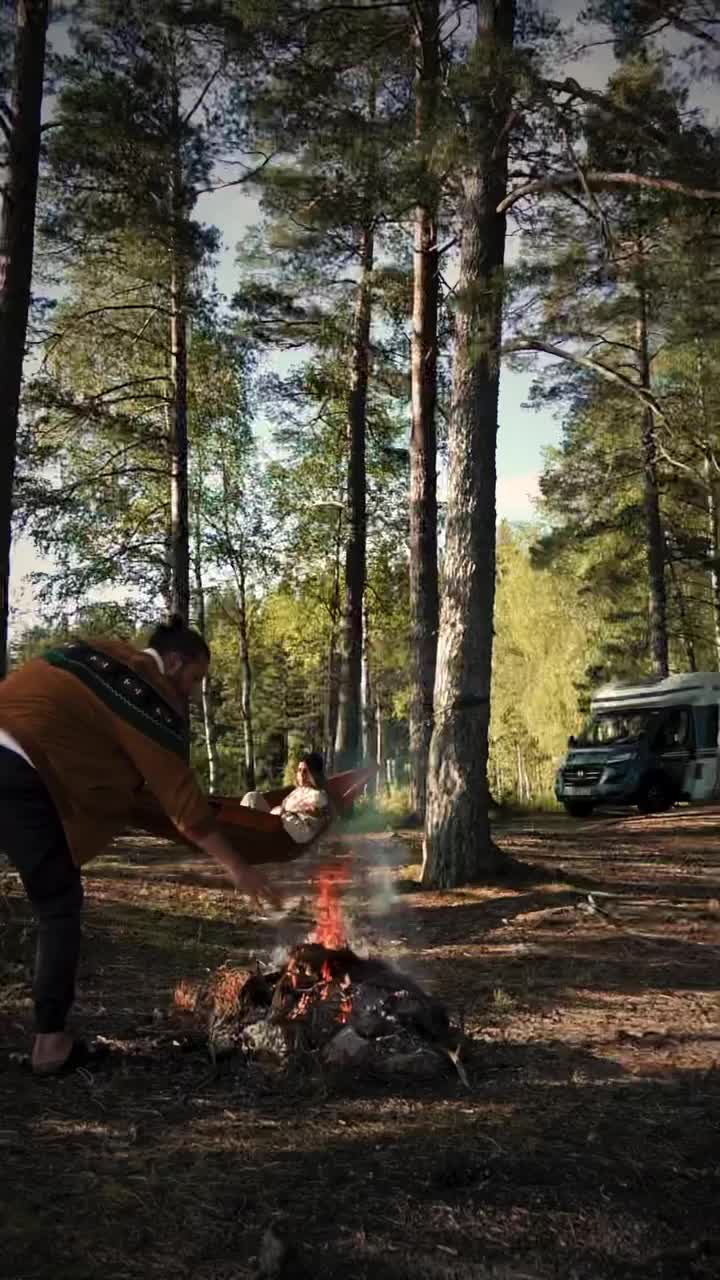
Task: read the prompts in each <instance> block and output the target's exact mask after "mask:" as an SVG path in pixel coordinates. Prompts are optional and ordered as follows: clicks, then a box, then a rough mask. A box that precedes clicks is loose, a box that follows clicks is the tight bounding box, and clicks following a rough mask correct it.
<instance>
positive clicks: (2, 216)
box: [0, 0, 48, 678]
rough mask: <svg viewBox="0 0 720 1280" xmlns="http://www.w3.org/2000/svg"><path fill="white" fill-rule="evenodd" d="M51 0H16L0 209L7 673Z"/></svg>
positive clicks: (3, 666) (0, 446)
mask: <svg viewBox="0 0 720 1280" xmlns="http://www.w3.org/2000/svg"><path fill="white" fill-rule="evenodd" d="M47 25H48V0H17V4H16V34H15V64H14V81H13V86H14V87H13V94H12V99H11V103H10V116H9V137H8V139H7V151H8V167H7V176H6V181H5V184H4V191H3V196H2V207H1V208H0V678H2V677H3V676H4V675H5V674H6V671H7V648H8V624H9V617H10V548H11V544H12V516H13V490H14V485H15V464H16V454H17V429H18V413H19V408H20V388H21V385H22V374H23V362H24V358H25V339H26V337H27V325H28V313H29V310H30V291H31V287H32V267H33V255H34V248H35V208H36V204H37V185H38V171H39V168H40V138H41V134H40V127H41V115H42V97H43V80H44V75H45V46H46V40H47Z"/></svg>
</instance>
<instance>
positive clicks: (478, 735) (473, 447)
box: [422, 0, 515, 888]
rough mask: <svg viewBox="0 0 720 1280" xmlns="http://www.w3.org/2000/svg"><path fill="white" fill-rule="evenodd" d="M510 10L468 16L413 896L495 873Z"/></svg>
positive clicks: (503, 1)
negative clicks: (471, 44)
mask: <svg viewBox="0 0 720 1280" xmlns="http://www.w3.org/2000/svg"><path fill="white" fill-rule="evenodd" d="M514 21H515V8H514V3H513V0H479V3H478V4H477V22H478V26H477V47H476V52H477V55H478V56H477V59H476V64H477V66H478V75H482V83H481V85H480V86H479V87H478V90H477V92H476V95H475V105H474V107H473V118H472V121H471V129H472V135H473V136H471V138H470V140H469V141H470V145H471V147H472V151H473V152H474V155H475V157H476V159H475V161H474V163H471V164H470V167H469V168H468V169H467V170H466V172H465V175H464V178H463V183H462V190H461V195H460V216H461V232H460V277H459V282H458V291H457V292H458V310H457V317H456V342H455V361H454V368H453V388H452V404H451V414H450V427H449V440H448V444H449V455H450V459H449V474H448V495H447V534H446V544H445V556H444V591H443V601H442V610H441V617H440V632H439V642H438V658H437V675H436V679H435V705H434V721H435V723H434V729H433V735H432V740H431V744H430V757H429V772H428V801H427V817H426V826H425V844H424V861H423V875H422V879H423V884H424V885H425V886H427V887H434V888H451V887H453V886H455V885H460V884H465V883H468V882H470V881H473V880H479V879H482V878H484V877H486V876H489V875H492V874H494V873H495V872H497V871H498V870H499V869H500V868H502V867H503V866H504V865H505V860H504V855H502V854H501V853H500V851H499V850H498V849H496V847H495V846H494V845H493V842H492V840H491V837H490V822H489V813H488V808H489V804H488V780H487V760H488V730H489V722H490V675H491V663H492V642H493V607H494V598H495V536H496V535H495V523H496V518H495V491H496V443H497V409H498V392H499V383H500V343H501V331H502V302H503V266H504V257H505V217H504V215H502V214H498V213H497V212H496V210H497V207H498V205H499V204H500V201H501V200H502V198H503V196H504V194H505V191H506V188H507V168H508V133H509V122H510V110H511V68H510V66H509V62H510V58H511V54H512V45H513V34H514Z"/></svg>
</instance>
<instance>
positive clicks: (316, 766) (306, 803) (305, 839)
mask: <svg viewBox="0 0 720 1280" xmlns="http://www.w3.org/2000/svg"><path fill="white" fill-rule="evenodd" d="M325 786H326V784H325V766H324V763H323V758H322V756H321V755H320V754H319V752H317V751H308V752H306V754H305V755H303V756H301V757H300V762H299V764H298V767H297V773H296V775H295V788H294V790H292V791H291V792H290V793H289V795H286V796H285V799H284V800H283V802H282V804H278V805H275V808H274V809H271V808H270V807H269V805H268V802H267V800H266V799H265V797H264V795H263V794H262V792H260V791H248V793H247V795H244V796H243V798H242V803H243V804H244V805H245V806H246V807H247V808H248V809H260V810H261V811H262V812H263V813H276V814H277V815H278V816H279V817H280V818H281V819H282V824H283V827H284V828H285V830H286V831H287V833H288V835H289V836H290V838H291V840H294V841H295V843H296V844H309V842H310V841H311V840H314V839H315V836H316V835H318V834H319V832H320V831H322V829H323V827H326V826H327V825H328V823H329V821H330V818H331V816H332V815H331V809H330V797H329V796H328V793H327V791H326V790H325Z"/></svg>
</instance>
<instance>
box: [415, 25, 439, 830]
mask: <svg viewBox="0 0 720 1280" xmlns="http://www.w3.org/2000/svg"><path fill="white" fill-rule="evenodd" d="M439 27H440V5H439V0H419V2H418V4H417V6H416V27H415V34H414V45H415V55H416V59H417V71H416V78H415V146H416V151H417V157H418V162H419V164H418V170H419V172H418V204H417V207H416V210H415V237H414V256H413V313H412V337H411V404H412V427H411V432H410V679H411V700H410V787H411V804H412V807H413V809H414V811H415V813H416V815H417V817H418V819H419V821H420V822H421V823H422V822H424V820H425V799H426V786H427V765H428V751H429V748H430V739H431V737H432V724H433V692H434V687H435V663H436V658H437V630H438V614H439V600H438V560H437V437H436V425H435V405H436V400H437V343H438V244H437V215H438V187H437V182H436V180H435V179H434V176H433V173H432V163H431V151H432V146H433V140H434V131H435V123H436V118H437V107H438V99H439V95H440V37H439Z"/></svg>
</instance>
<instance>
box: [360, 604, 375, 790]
mask: <svg viewBox="0 0 720 1280" xmlns="http://www.w3.org/2000/svg"><path fill="white" fill-rule="evenodd" d="M371 657H372V655H371V651H370V627H369V625H368V615H367V609H365V611H364V614H363V656H362V753H363V761H364V762H365V763H366V764H367V765H368V766H370V767H372V766H373V765H375V764H376V763H377V732H376V725H375V698H374V695H373V679H372V660H371ZM375 787H376V780H375V777H374V776H373V777H372V778H371V779H370V782H369V783H368V787H367V792H368V795H374V793H375Z"/></svg>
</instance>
